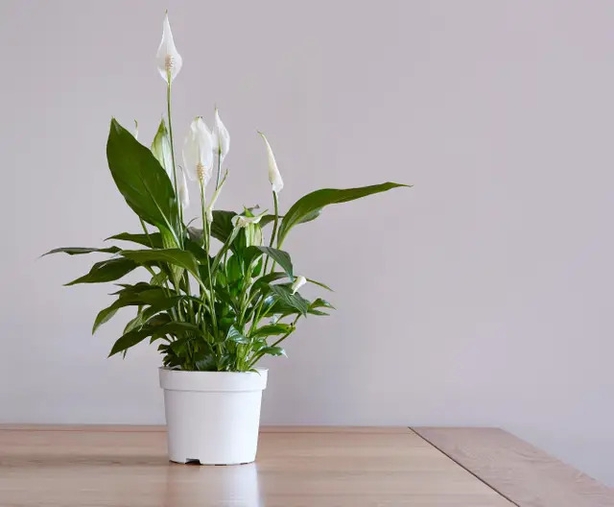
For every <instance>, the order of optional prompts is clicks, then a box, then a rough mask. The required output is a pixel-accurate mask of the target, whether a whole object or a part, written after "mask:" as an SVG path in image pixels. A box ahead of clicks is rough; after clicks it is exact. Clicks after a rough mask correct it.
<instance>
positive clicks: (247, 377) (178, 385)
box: [160, 368, 268, 465]
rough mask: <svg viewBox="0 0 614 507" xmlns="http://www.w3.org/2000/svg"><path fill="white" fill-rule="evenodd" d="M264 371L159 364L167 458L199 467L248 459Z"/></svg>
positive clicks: (254, 437)
mask: <svg viewBox="0 0 614 507" xmlns="http://www.w3.org/2000/svg"><path fill="white" fill-rule="evenodd" d="M267 373H268V370H265V369H259V370H258V371H257V372H245V373H238V372H237V373H234V372H209V371H181V370H169V369H167V368H160V387H162V389H164V409H165V413H166V427H167V434H168V455H169V459H170V460H171V461H175V462H177V463H187V462H194V461H196V460H198V461H199V462H200V463H201V465H236V464H240V463H251V462H252V461H254V460H255V459H256V448H257V446H258V427H259V425H260V404H261V401H262V391H263V390H264V389H265V387H266V382H267Z"/></svg>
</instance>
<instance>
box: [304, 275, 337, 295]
mask: <svg viewBox="0 0 614 507" xmlns="http://www.w3.org/2000/svg"><path fill="white" fill-rule="evenodd" d="M307 281H308V282H309V283H312V284H313V285H317V286H318V287H322V288H323V289H326V290H328V291H330V292H335V291H334V290H333V289H331V288H330V287H329V286H328V285H326V284H325V283H322V282H318V281H317V280H312V279H311V278H307Z"/></svg>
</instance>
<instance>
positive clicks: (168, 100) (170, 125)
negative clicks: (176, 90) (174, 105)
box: [166, 79, 183, 246]
mask: <svg viewBox="0 0 614 507" xmlns="http://www.w3.org/2000/svg"><path fill="white" fill-rule="evenodd" d="M166 111H167V116H168V137H169V140H170V142H171V159H172V160H173V185H174V189H175V197H176V198H177V207H178V208H179V220H180V222H181V226H182V227H183V207H182V206H181V203H180V202H179V192H178V188H179V187H178V186H177V166H176V163H175V142H174V141H173V120H172V115H171V81H170V79H169V81H168V86H167V87H166ZM180 241H181V243H183V235H182V237H181V238H180ZM179 246H182V245H179Z"/></svg>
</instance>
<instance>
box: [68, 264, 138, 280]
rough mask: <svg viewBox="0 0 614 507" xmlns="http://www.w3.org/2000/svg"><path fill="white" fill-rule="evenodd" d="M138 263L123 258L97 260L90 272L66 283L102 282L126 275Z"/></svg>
mask: <svg viewBox="0 0 614 507" xmlns="http://www.w3.org/2000/svg"><path fill="white" fill-rule="evenodd" d="M138 266H139V265H138V264H137V263H136V262H134V261H132V260H130V259H125V258H119V259H109V260H107V261H102V262H97V263H96V264H94V265H93V266H92V269H90V272H89V273H88V274H86V275H83V276H82V277H80V278H77V279H76V280H73V281H72V282H68V283H67V284H66V285H76V284H78V283H102V282H112V281H113V280H118V279H119V278H121V277H122V276H125V275H127V274H128V273H130V271H132V270H134V269H136V268H137V267H138Z"/></svg>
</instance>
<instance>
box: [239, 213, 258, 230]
mask: <svg viewBox="0 0 614 507" xmlns="http://www.w3.org/2000/svg"><path fill="white" fill-rule="evenodd" d="M261 218H262V215H258V216H256V217H245V216H243V215H235V216H234V217H232V223H233V224H234V226H235V227H239V228H240V227H243V228H245V227H247V226H249V225H252V224H257V223H258V222H260V219H261Z"/></svg>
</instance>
